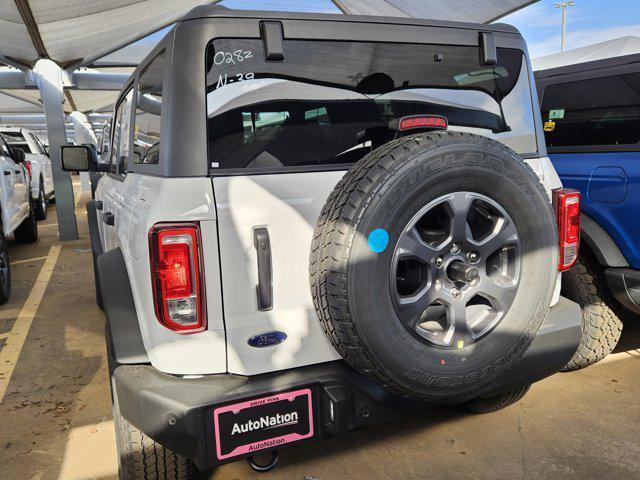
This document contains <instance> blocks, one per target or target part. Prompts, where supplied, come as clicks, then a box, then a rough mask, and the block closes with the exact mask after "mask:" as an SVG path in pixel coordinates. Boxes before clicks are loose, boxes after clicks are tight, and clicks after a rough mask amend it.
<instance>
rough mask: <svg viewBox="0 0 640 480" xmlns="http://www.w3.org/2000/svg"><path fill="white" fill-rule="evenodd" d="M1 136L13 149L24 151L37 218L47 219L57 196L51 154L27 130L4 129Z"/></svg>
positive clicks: (0, 130)
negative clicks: (49, 209) (50, 206)
mask: <svg viewBox="0 0 640 480" xmlns="http://www.w3.org/2000/svg"><path fill="white" fill-rule="evenodd" d="M0 135H2V137H4V139H5V140H6V141H7V143H8V144H9V146H10V147H11V148H16V147H17V148H20V149H22V150H23V151H24V153H25V157H26V161H25V166H26V167H27V169H28V171H29V178H30V180H31V182H30V184H31V195H32V197H33V201H34V207H35V212H36V218H37V219H38V220H44V219H46V218H47V204H48V202H49V201H50V200H51V199H53V197H54V195H55V191H54V186H53V171H52V170H51V160H50V159H49V154H48V153H47V152H46V150H45V147H44V146H43V145H42V143H41V142H40V140H39V139H38V137H37V136H35V135H34V134H33V133H32V132H30V131H29V130H27V129H26V128H19V127H2V128H0Z"/></svg>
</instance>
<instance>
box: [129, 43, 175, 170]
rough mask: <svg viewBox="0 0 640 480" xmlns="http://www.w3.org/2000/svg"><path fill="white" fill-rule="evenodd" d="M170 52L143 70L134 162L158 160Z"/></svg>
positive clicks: (139, 82)
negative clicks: (164, 83) (163, 93)
mask: <svg viewBox="0 0 640 480" xmlns="http://www.w3.org/2000/svg"><path fill="white" fill-rule="evenodd" d="M166 64H167V54H166V51H165V50H163V51H162V52H160V53H159V54H158V56H156V57H155V58H154V59H153V60H152V61H151V62H150V63H149V65H147V67H145V69H144V70H143V71H142V73H140V78H139V80H138V95H137V99H136V124H135V132H134V140H133V145H134V146H133V163H146V164H155V163H158V159H159V158H160V126H161V115H160V114H161V110H162V86H163V79H164V69H165V66H166Z"/></svg>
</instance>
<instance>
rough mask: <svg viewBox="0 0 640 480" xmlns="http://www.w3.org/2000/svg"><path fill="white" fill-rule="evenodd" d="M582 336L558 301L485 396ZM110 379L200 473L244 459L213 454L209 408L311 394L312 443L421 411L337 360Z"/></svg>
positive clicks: (533, 371)
mask: <svg viewBox="0 0 640 480" xmlns="http://www.w3.org/2000/svg"><path fill="white" fill-rule="evenodd" d="M581 333H582V327H581V312H580V308H579V306H578V305H577V304H575V303H573V302H571V301H569V300H567V299H565V298H561V299H560V302H559V303H558V304H557V305H556V306H554V307H553V308H552V309H551V311H550V315H549V316H548V318H547V320H546V321H545V323H544V324H543V326H542V328H541V329H540V331H539V333H538V335H537V336H536V338H535V339H534V341H533V343H532V345H531V347H529V350H528V351H527V352H526V354H525V355H524V356H523V357H522V359H521V360H520V361H519V363H518V364H517V365H516V366H515V367H514V368H513V369H512V370H511V372H510V373H509V374H508V375H505V376H504V377H503V378H502V380H501V381H500V382H498V383H496V384H494V385H492V386H491V387H490V388H489V389H488V390H487V391H486V393H485V395H486V396H491V395H495V394H498V393H500V392H501V391H505V390H508V389H509V388H511V387H513V386H518V385H523V384H528V383H532V382H535V381H538V380H541V379H542V378H545V377H547V376H548V375H551V374H553V373H555V372H556V371H558V370H559V369H560V368H562V367H563V366H564V365H566V363H567V362H568V361H569V359H570V358H571V357H572V356H573V354H574V352H575V351H576V349H577V347H578V344H579V341H580V337H581ZM114 376H115V387H116V392H117V395H118V401H119V404H120V409H121V413H122V415H123V416H124V417H125V418H126V419H127V420H129V421H130V422H131V423H132V424H133V425H135V426H136V427H137V428H139V429H140V430H141V431H142V432H144V433H145V434H147V435H148V436H150V437H151V438H153V439H154V440H156V441H158V442H159V443H161V444H163V445H164V446H166V447H167V448H169V449H171V450H173V451H175V452H176V453H179V454H181V455H183V456H186V457H187V458H190V459H191V460H193V461H194V462H195V463H196V465H197V466H198V467H199V468H200V469H207V468H211V467H213V466H215V465H217V464H220V463H224V462H225V461H229V460H237V459H238V458H241V456H246V455H248V454H246V455H240V456H238V457H234V458H231V459H226V460H224V461H220V460H219V459H218V457H217V456H216V445H215V440H214V438H215V432H214V420H213V416H214V413H213V410H214V408H215V407H217V406H220V405H225V404H227V405H228V404H230V403H234V402H237V401H241V400H246V399H251V398H258V397H264V396H268V395H272V394H273V393H277V392H287V391H292V390H298V389H302V388H304V389H307V388H309V389H311V392H312V398H313V410H314V412H315V414H314V415H313V432H314V434H313V436H312V437H311V438H310V439H317V438H321V437H323V436H325V435H337V434H340V433H344V432H347V431H349V430H353V429H354V428H357V427H360V426H363V425H367V424H371V423H376V422H381V421H389V420H392V419H394V418H396V417H398V416H399V415H401V414H402V413H404V412H406V411H411V410H415V409H420V408H425V405H424V404H420V403H418V402H411V401H407V400H403V399H399V398H398V397H395V396H393V395H391V394H389V393H388V392H386V391H385V390H384V389H382V388H381V387H379V386H378V385H376V384H375V383H373V382H370V381H368V380H367V379H365V378H364V377H362V376H360V375H358V374H356V373H354V372H353V371H352V370H351V369H349V368H348V367H347V366H346V365H345V364H344V363H343V362H342V361H336V362H330V363H325V364H320V365H312V366H309V367H305V368H299V369H295V370H289V371H282V372H275V373H270V374H263V375H257V376H254V377H241V376H236V375H210V376H206V377H202V378H194V379H186V378H181V377H175V376H172V375H168V374H164V373H162V372H159V371H158V370H156V369H155V368H153V367H151V366H150V365H122V366H119V367H117V368H116V370H115V373H114ZM331 417H332V418H331ZM305 441H306V440H305ZM270 449H273V448H265V449H264V450H261V451H268V450H270Z"/></svg>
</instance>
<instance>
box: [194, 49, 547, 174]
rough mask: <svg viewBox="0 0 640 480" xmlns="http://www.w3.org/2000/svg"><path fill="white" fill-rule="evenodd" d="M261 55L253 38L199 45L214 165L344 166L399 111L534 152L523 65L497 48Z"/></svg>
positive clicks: (389, 134) (381, 139)
mask: <svg viewBox="0 0 640 480" xmlns="http://www.w3.org/2000/svg"><path fill="white" fill-rule="evenodd" d="M284 53H285V58H284V61H282V62H267V61H265V57H264V50H263V44H262V40H260V39H255V40H252V39H218V40H215V41H213V42H212V43H210V45H209V48H208V50H207V60H206V61H207V116H208V118H207V130H208V141H209V160H210V165H211V167H212V168H214V169H216V168H218V169H243V168H257V169H259V168H277V167H309V166H331V165H340V164H349V163H352V162H355V161H357V160H359V159H360V158H362V157H363V156H364V155H366V154H367V153H368V152H369V151H371V150H372V149H374V148H376V147H378V146H379V145H381V144H383V143H386V142H387V141H389V140H391V139H392V138H393V136H394V135H395V132H393V131H392V130H391V129H389V122H390V121H391V120H393V119H397V118H400V117H403V116H407V115H416V114H432V115H444V116H445V117H447V119H448V121H449V124H450V126H451V127H450V128H451V129H453V130H455V129H465V130H467V131H476V132H477V133H481V134H486V135H488V136H493V137H494V138H497V139H499V140H502V141H504V143H506V144H508V145H509V146H511V147H512V148H514V149H515V150H516V151H518V152H520V153H533V152H535V151H536V150H537V146H536V141H535V128H534V122H533V118H534V117H533V110H532V105H531V95H530V90H529V82H528V75H527V68H526V64H525V62H524V61H523V54H522V52H521V51H519V50H512V49H503V48H499V49H498V65H497V66H495V67H483V66H481V65H480V57H479V51H478V48H477V47H462V46H442V45H426V44H396V43H370V42H329V41H326V42H325V41H322V42H321V41H303V40H286V41H285V42H284Z"/></svg>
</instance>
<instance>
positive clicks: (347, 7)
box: [333, 0, 538, 23]
mask: <svg viewBox="0 0 640 480" xmlns="http://www.w3.org/2000/svg"><path fill="white" fill-rule="evenodd" d="M537 1H538V0H334V2H333V3H335V4H336V5H337V7H338V8H339V9H340V10H341V11H342V13H345V14H350V15H384V16H389V17H413V18H430V19H433V20H448V21H453V22H473V23H491V22H495V21H496V20H498V19H499V18H502V17H504V16H506V15H509V14H510V13H513V12H515V11H516V10H520V9H521V8H524V7H526V6H527V5H531V4H532V3H536V2H537Z"/></svg>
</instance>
